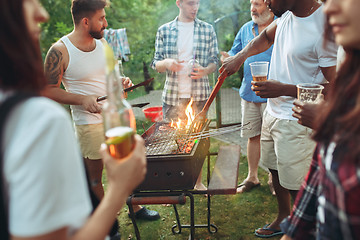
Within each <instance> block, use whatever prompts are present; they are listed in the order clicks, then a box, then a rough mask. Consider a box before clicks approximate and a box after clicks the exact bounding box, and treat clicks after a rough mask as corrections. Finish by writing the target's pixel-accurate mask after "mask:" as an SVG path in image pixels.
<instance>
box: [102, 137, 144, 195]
mask: <svg viewBox="0 0 360 240" xmlns="http://www.w3.org/2000/svg"><path fill="white" fill-rule="evenodd" d="M134 139H135V147H134V150H133V151H132V153H130V154H129V155H128V156H127V157H125V158H124V159H121V160H118V159H115V158H113V157H111V155H110V153H109V151H108V148H107V145H106V144H102V145H101V148H100V154H101V156H102V160H103V162H104V164H105V167H106V174H107V180H108V184H109V185H108V189H111V190H113V191H120V190H121V191H125V194H126V195H130V194H131V193H132V191H133V190H134V189H135V188H136V187H137V186H138V185H139V184H140V183H141V182H142V181H143V180H144V178H145V174H146V163H147V162H146V156H145V145H144V140H143V139H142V138H141V137H140V136H139V135H135V136H134Z"/></svg>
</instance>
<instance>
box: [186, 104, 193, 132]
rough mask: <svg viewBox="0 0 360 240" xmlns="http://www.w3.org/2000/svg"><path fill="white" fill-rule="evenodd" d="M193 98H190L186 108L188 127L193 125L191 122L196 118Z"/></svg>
mask: <svg viewBox="0 0 360 240" xmlns="http://www.w3.org/2000/svg"><path fill="white" fill-rule="evenodd" d="M193 102H194V101H193V99H191V100H190V102H189V104H188V105H187V106H186V109H185V114H186V116H187V118H188V119H187V124H186V127H188V128H189V127H190V125H191V122H192V121H193V120H194V118H195V112H194V109H193V108H192V107H191V106H192V104H193Z"/></svg>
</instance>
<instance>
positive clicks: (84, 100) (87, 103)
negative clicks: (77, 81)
mask: <svg viewBox="0 0 360 240" xmlns="http://www.w3.org/2000/svg"><path fill="white" fill-rule="evenodd" d="M98 97H99V96H96V95H82V96H81V100H80V101H81V105H82V106H83V107H84V109H85V110H86V111H89V112H91V113H100V112H101V105H100V104H99V103H98V102H97V98H98Z"/></svg>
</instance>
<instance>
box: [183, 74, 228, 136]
mask: <svg viewBox="0 0 360 240" xmlns="http://www.w3.org/2000/svg"><path fill="white" fill-rule="evenodd" d="M226 77H227V73H226V72H223V71H221V72H220V76H219V77H218V81H217V83H216V84H215V87H214V89H213V90H212V92H211V94H210V97H209V98H208V100H207V101H206V103H205V105H204V107H203V109H202V110H201V112H199V113H198V114H197V115H196V116H195V118H194V120H193V121H192V122H191V125H190V127H189V132H190V133H191V132H193V130H194V126H195V123H197V122H200V123H202V122H204V121H205V120H206V113H207V112H208V110H209V108H210V105H211V103H212V102H213V101H214V98H215V96H216V94H217V93H218V92H219V90H220V88H221V85H222V84H223V83H224V81H225V78H226Z"/></svg>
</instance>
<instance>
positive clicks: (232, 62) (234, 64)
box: [219, 56, 245, 76]
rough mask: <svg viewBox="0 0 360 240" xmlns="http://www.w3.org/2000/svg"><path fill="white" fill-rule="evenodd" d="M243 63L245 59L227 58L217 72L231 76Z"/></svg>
mask: <svg viewBox="0 0 360 240" xmlns="http://www.w3.org/2000/svg"><path fill="white" fill-rule="evenodd" d="M244 62H245V59H242V58H241V57H236V56H229V57H227V58H225V59H224V62H223V65H222V66H221V67H220V69H219V72H221V73H223V72H226V74H227V76H231V75H233V74H234V73H236V72H237V71H239V69H240V67H241V65H242V64H243V63H244Z"/></svg>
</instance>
